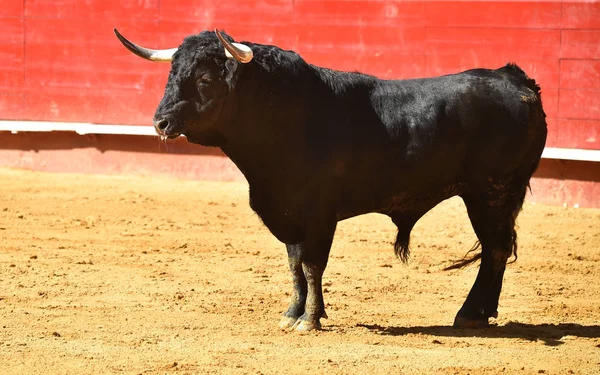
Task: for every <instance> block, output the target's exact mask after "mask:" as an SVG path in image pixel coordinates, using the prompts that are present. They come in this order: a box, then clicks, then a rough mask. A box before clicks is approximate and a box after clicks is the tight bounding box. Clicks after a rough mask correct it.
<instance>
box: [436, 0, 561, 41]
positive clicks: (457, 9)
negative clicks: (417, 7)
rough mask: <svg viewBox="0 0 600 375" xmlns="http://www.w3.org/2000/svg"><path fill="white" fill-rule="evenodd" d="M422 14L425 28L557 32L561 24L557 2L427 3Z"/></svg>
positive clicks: (558, 3)
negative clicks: (544, 30) (509, 29)
mask: <svg viewBox="0 0 600 375" xmlns="http://www.w3.org/2000/svg"><path fill="white" fill-rule="evenodd" d="M426 12H427V25H428V26H429V27H453V26H456V27H478V28H516V29H557V28H559V27H560V23H561V2H560V1H544V2H540V1H485V2H483V1H481V2H479V1H427V2H426ZM474 35H477V34H474Z"/></svg>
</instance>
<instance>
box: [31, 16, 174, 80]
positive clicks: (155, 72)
mask: <svg viewBox="0 0 600 375" xmlns="http://www.w3.org/2000/svg"><path fill="white" fill-rule="evenodd" d="M87 23H89V21H86V20H38V19H32V20H27V41H28V43H27V46H26V56H27V61H26V63H25V82H26V84H27V86H29V87H72V88H92V87H93V88H96V89H98V90H104V89H108V88H113V89H136V90H138V91H146V90H150V91H155V90H157V89H158V88H159V87H161V86H162V87H164V83H165V80H166V74H165V71H168V69H165V70H161V69H160V67H161V65H160V64H152V63H149V62H147V61H144V60H143V59H140V58H139V57H136V56H134V55H133V54H131V52H129V51H127V50H126V49H125V48H124V47H123V46H122V45H121V44H120V43H119V42H118V40H117V39H116V37H115V36H114V35H113V33H112V29H110V28H109V27H108V25H106V24H104V23H99V24H97V25H91V26H87ZM120 26H124V29H125V30H126V31H123V32H124V33H125V35H128V36H129V35H131V38H132V39H134V40H136V39H137V38H139V39H141V40H142V42H140V44H142V43H144V41H145V40H147V39H154V38H155V32H156V24H155V23H152V22H141V21H128V22H121V23H120ZM78 28H85V31H82V32H78V33H77V36H76V37H75V36H73V35H72V34H73V30H77V29H78ZM144 44H156V42H153V43H144ZM162 67H163V68H164V66H162ZM163 77H164V78H163Z"/></svg>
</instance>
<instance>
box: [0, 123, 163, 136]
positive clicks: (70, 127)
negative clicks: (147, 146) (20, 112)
mask: <svg viewBox="0 0 600 375" xmlns="http://www.w3.org/2000/svg"><path fill="white" fill-rule="evenodd" d="M0 131H9V132H11V133H19V132H51V131H72V132H76V133H77V134H82V135H83V134H122V135H154V136H155V135H157V134H156V131H155V130H154V127H153V126H136V125H104V124H90V123H82V122H48V121H0Z"/></svg>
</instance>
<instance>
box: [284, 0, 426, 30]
mask: <svg viewBox="0 0 600 375" xmlns="http://www.w3.org/2000/svg"><path fill="white" fill-rule="evenodd" d="M294 13H295V19H296V23H297V24H299V25H314V24H317V25H323V24H327V25H354V26H364V25H388V26H396V27H424V26H425V24H426V20H425V2H424V1H370V0H353V1H347V0H295V1H294Z"/></svg>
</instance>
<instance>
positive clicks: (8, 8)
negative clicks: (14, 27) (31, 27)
mask: <svg viewBox="0 0 600 375" xmlns="http://www.w3.org/2000/svg"><path fill="white" fill-rule="evenodd" d="M23 3H24V1H23V0H2V6H0V18H5V17H6V18H8V17H17V18H21V17H23Z"/></svg>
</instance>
